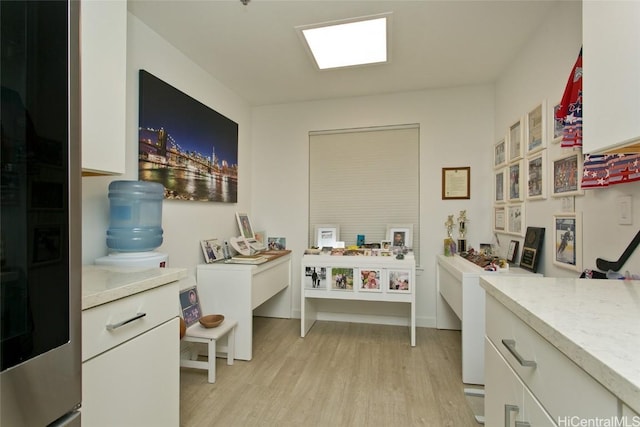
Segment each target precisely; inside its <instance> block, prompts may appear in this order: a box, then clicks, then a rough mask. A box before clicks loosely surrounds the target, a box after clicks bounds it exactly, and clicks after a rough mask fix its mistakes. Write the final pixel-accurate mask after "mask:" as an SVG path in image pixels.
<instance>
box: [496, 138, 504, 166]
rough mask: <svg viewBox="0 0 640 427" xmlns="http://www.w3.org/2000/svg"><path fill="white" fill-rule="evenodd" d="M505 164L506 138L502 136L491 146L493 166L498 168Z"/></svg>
mask: <svg viewBox="0 0 640 427" xmlns="http://www.w3.org/2000/svg"><path fill="white" fill-rule="evenodd" d="M506 165H507V139H506V138H502V139H501V140H500V141H498V142H497V143H496V144H495V145H494V146H493V167H494V168H500V167H503V166H506Z"/></svg>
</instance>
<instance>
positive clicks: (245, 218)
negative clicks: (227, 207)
mask: <svg viewBox="0 0 640 427" xmlns="http://www.w3.org/2000/svg"><path fill="white" fill-rule="evenodd" d="M236 220H237V221H238V228H239V229H240V234H241V235H242V237H244V238H245V239H255V237H256V236H255V234H254V232H253V227H252V226H251V221H249V215H247V214H246V213H240V212H236Z"/></svg>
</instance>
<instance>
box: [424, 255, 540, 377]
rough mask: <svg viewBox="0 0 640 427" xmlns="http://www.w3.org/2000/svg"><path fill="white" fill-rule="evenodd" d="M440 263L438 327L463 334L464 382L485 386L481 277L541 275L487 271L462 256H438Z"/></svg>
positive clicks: (438, 268) (512, 268) (522, 272)
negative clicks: (459, 331)
mask: <svg viewBox="0 0 640 427" xmlns="http://www.w3.org/2000/svg"><path fill="white" fill-rule="evenodd" d="M437 263H438V264H437V268H436V285H437V287H438V296H437V306H436V326H437V328H438V329H455V330H462V382H463V383H465V384H481V385H484V335H485V327H484V323H485V321H484V318H485V316H484V315H485V293H484V289H482V288H481V287H480V276H485V275H486V276H500V277H508V276H513V277H515V276H529V277H536V276H541V275H540V274H534V273H531V272H530V271H527V270H524V269H522V268H517V267H511V268H510V269H509V270H508V271H505V272H495V271H485V270H484V269H483V268H482V267H479V266H477V265H475V264H474V263H472V262H470V261H467V260H466V259H464V258H462V257H460V256H459V255H455V256H452V257H446V256H444V255H438V256H437Z"/></svg>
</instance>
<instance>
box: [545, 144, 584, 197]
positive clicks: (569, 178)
mask: <svg viewBox="0 0 640 427" xmlns="http://www.w3.org/2000/svg"><path fill="white" fill-rule="evenodd" d="M551 173H552V175H551V176H552V185H553V192H552V193H551V195H552V196H554V197H564V196H577V195H582V194H583V191H582V190H581V188H580V180H581V179H582V154H581V153H580V152H578V151H576V152H573V153H571V154H570V155H568V156H565V157H561V158H559V159H556V160H554V161H553V165H552V167H551Z"/></svg>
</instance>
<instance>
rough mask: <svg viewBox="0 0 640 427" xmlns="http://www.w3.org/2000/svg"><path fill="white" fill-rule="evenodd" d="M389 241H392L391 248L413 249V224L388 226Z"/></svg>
mask: <svg viewBox="0 0 640 427" xmlns="http://www.w3.org/2000/svg"><path fill="white" fill-rule="evenodd" d="M387 240H391V246H404V247H407V248H411V247H412V245H413V224H389V225H387Z"/></svg>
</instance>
